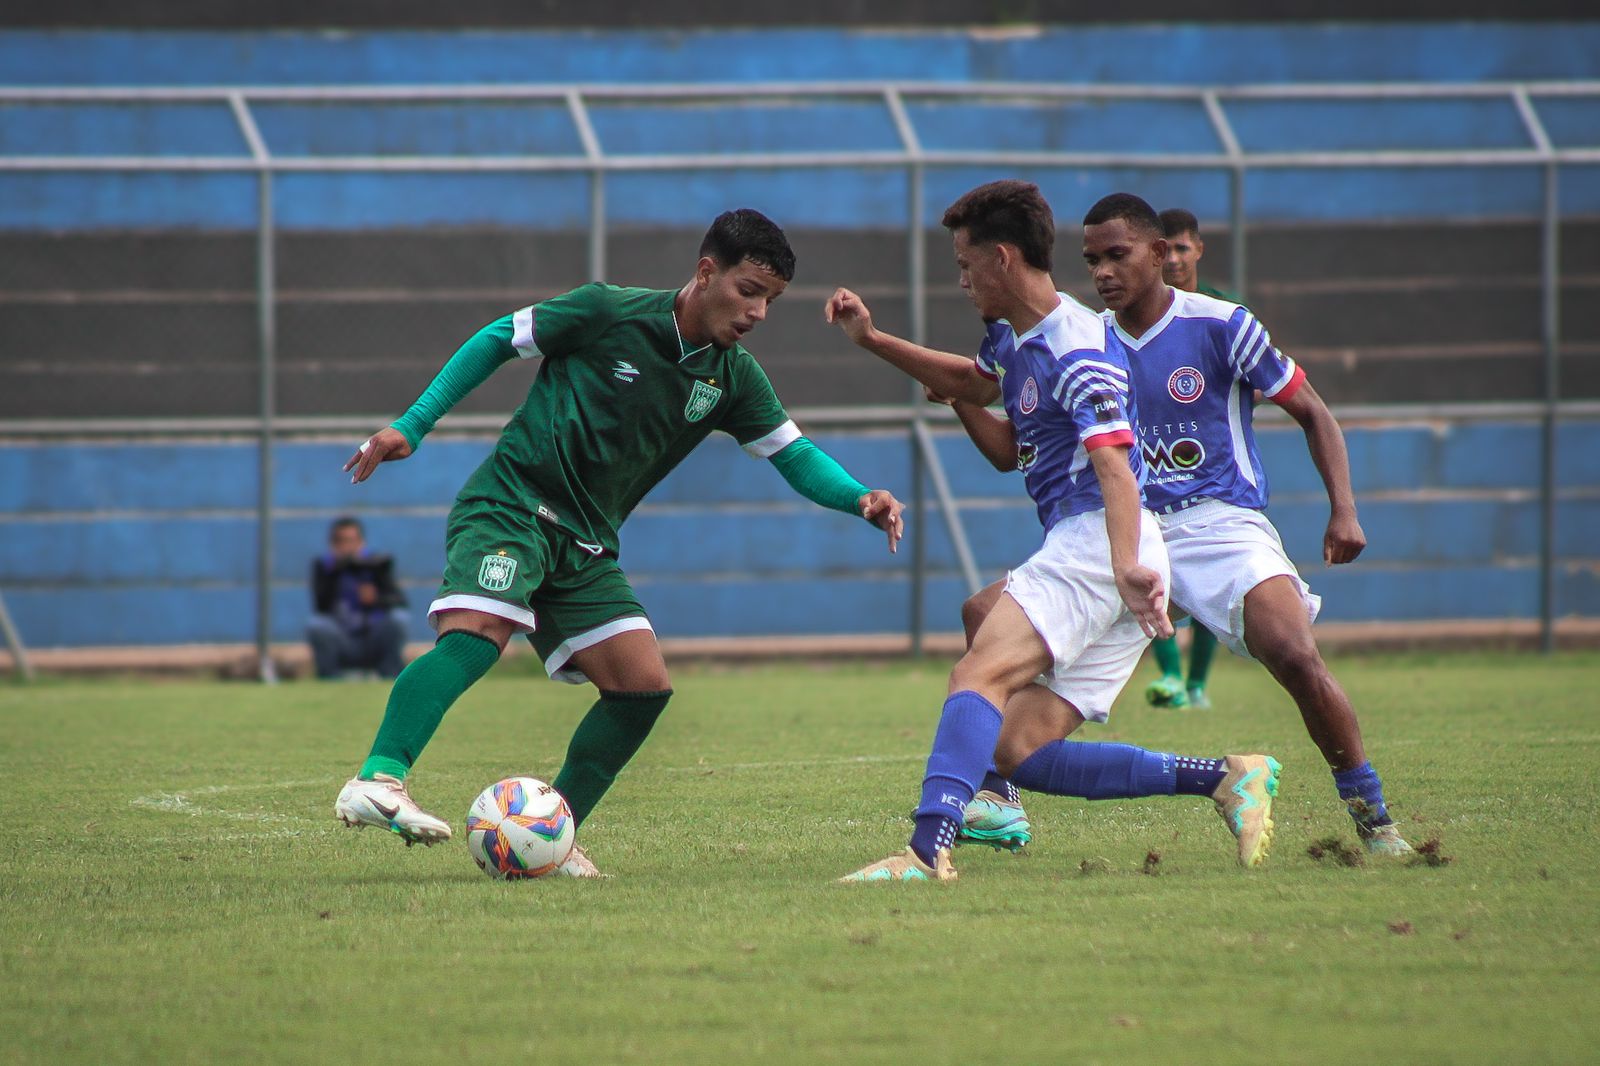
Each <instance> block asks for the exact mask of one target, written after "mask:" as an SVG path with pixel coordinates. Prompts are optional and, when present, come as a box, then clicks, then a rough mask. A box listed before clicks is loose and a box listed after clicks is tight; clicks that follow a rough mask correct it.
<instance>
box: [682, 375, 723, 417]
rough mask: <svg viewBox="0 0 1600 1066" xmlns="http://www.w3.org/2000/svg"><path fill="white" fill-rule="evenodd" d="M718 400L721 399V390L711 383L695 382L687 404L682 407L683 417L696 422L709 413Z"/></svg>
mask: <svg viewBox="0 0 1600 1066" xmlns="http://www.w3.org/2000/svg"><path fill="white" fill-rule="evenodd" d="M715 380H716V379H715V378H713V379H712V381H715ZM720 399H722V390H721V389H719V388H717V387H716V386H715V385H713V384H711V382H708V381H697V382H695V383H694V391H693V392H691V393H690V394H689V402H688V403H687V404H685V405H684V408H683V417H684V418H687V419H688V420H689V421H691V422H698V421H700V420H701V419H702V418H704V417H705V416H706V415H708V414H710V413H711V409H712V408H713V407H715V406H717V401H718V400H720Z"/></svg>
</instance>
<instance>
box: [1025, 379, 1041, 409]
mask: <svg viewBox="0 0 1600 1066" xmlns="http://www.w3.org/2000/svg"><path fill="white" fill-rule="evenodd" d="M1020 402H1021V404H1022V413H1023V414H1025V415H1031V414H1033V412H1034V409H1035V408H1037V407H1038V406H1039V383H1038V382H1037V381H1035V380H1033V379H1032V378H1029V379H1028V380H1027V381H1024V382H1023V383H1022V399H1021V401H1020Z"/></svg>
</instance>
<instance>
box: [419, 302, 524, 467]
mask: <svg viewBox="0 0 1600 1066" xmlns="http://www.w3.org/2000/svg"><path fill="white" fill-rule="evenodd" d="M516 354H517V350H516V349H515V348H513V347H512V346H511V316H510V315H507V316H506V317H504V318H502V319H499V320H498V321H495V322H491V323H489V324H488V325H487V326H484V327H483V328H482V329H480V330H479V331H478V332H477V333H474V334H473V335H472V337H471V338H470V339H469V340H468V341H467V343H465V344H463V345H462V346H461V347H460V348H458V349H457V350H456V354H455V355H452V356H451V357H450V361H449V362H448V363H446V364H445V365H444V368H443V369H441V370H440V371H439V373H438V374H437V375H436V376H435V377H434V379H433V383H432V384H431V385H429V386H428V387H427V389H426V390H424V391H423V393H422V395H421V396H419V397H417V402H416V403H414V404H412V405H411V407H410V409H409V410H407V411H406V413H405V414H403V415H401V416H400V417H399V418H397V419H395V420H394V421H393V422H392V423H390V425H392V426H393V427H394V428H395V429H398V430H399V431H400V432H401V433H403V434H405V438H406V443H407V444H409V445H411V447H412V448H413V449H415V448H416V447H417V445H419V444H421V443H422V438H423V437H426V436H427V435H428V432H429V431H430V430H432V429H433V426H434V423H436V422H438V421H439V419H440V418H442V417H443V416H444V414H445V412H446V411H448V410H450V408H452V407H454V406H455V405H456V404H458V403H460V402H461V399H462V397H464V396H466V394H467V393H469V392H471V391H472V390H473V389H475V388H477V387H478V386H479V385H482V384H483V383H484V382H485V381H488V380H489V375H490V374H493V373H494V372H495V371H496V370H498V369H500V366H501V364H503V363H507V362H510V361H511V360H512V359H514V358H515V357H516Z"/></svg>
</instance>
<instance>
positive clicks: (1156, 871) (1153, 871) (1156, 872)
mask: <svg viewBox="0 0 1600 1066" xmlns="http://www.w3.org/2000/svg"><path fill="white" fill-rule="evenodd" d="M1141 872H1142V873H1143V874H1145V876H1147V877H1159V876H1161V853H1160V852H1159V851H1156V850H1155V849H1154V848H1152V849H1151V850H1149V851H1147V852H1145V853H1144V866H1143V867H1142V868H1141Z"/></svg>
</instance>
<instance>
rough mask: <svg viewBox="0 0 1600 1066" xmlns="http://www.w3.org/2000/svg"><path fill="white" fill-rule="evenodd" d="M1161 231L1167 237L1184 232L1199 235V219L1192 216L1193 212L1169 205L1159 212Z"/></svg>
mask: <svg viewBox="0 0 1600 1066" xmlns="http://www.w3.org/2000/svg"><path fill="white" fill-rule="evenodd" d="M1161 232H1163V233H1165V234H1166V235H1167V236H1168V237H1177V236H1179V235H1181V234H1184V233H1192V234H1194V235H1195V236H1196V237H1198V236H1200V220H1199V219H1198V218H1195V217H1194V212H1193V211H1189V210H1186V209H1185V208H1182V207H1169V208H1167V209H1166V210H1165V211H1163V212H1161Z"/></svg>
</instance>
